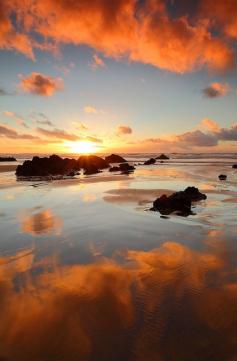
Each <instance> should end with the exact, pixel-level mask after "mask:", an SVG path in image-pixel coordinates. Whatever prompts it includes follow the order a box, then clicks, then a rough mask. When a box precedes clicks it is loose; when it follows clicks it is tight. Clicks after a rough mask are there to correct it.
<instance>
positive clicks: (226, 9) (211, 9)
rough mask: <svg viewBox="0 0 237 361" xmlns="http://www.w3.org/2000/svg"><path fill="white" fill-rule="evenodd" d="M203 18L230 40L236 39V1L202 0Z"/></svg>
mask: <svg viewBox="0 0 237 361" xmlns="http://www.w3.org/2000/svg"><path fill="white" fill-rule="evenodd" d="M202 13H203V16H205V17H207V18H209V19H210V21H211V22H212V25H213V27H214V28H216V29H218V30H219V32H221V33H222V34H224V35H225V36H226V37H229V38H231V39H237V22H236V17H237V2H236V0H228V1H223V0H215V2H213V1H212V0H205V1H204V0H203V1H202Z"/></svg>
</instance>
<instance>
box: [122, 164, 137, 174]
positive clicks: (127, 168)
mask: <svg viewBox="0 0 237 361" xmlns="http://www.w3.org/2000/svg"><path fill="white" fill-rule="evenodd" d="M119 168H120V171H121V172H122V173H123V174H129V173H131V172H133V171H134V170H135V167H134V166H133V165H130V164H128V163H122V164H120V165H119Z"/></svg>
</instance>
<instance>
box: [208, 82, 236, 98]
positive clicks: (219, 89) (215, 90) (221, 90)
mask: <svg viewBox="0 0 237 361" xmlns="http://www.w3.org/2000/svg"><path fill="white" fill-rule="evenodd" d="M229 91H230V86H229V84H227V83H225V84H222V83H212V84H211V85H209V86H208V87H207V88H204V89H203V90H202V92H203V94H204V95H205V96H206V97H207V98H218V97H223V96H224V95H226V94H227V93H228V92H229Z"/></svg>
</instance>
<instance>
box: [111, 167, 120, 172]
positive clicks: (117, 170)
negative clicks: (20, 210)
mask: <svg viewBox="0 0 237 361" xmlns="http://www.w3.org/2000/svg"><path fill="white" fill-rule="evenodd" d="M109 171H110V172H120V171H121V169H120V167H111V168H109Z"/></svg>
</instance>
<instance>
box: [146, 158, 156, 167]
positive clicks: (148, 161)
mask: <svg viewBox="0 0 237 361" xmlns="http://www.w3.org/2000/svg"><path fill="white" fill-rule="evenodd" d="M155 162H156V160H155V158H150V159H148V160H146V161H145V162H144V165H150V164H155Z"/></svg>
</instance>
